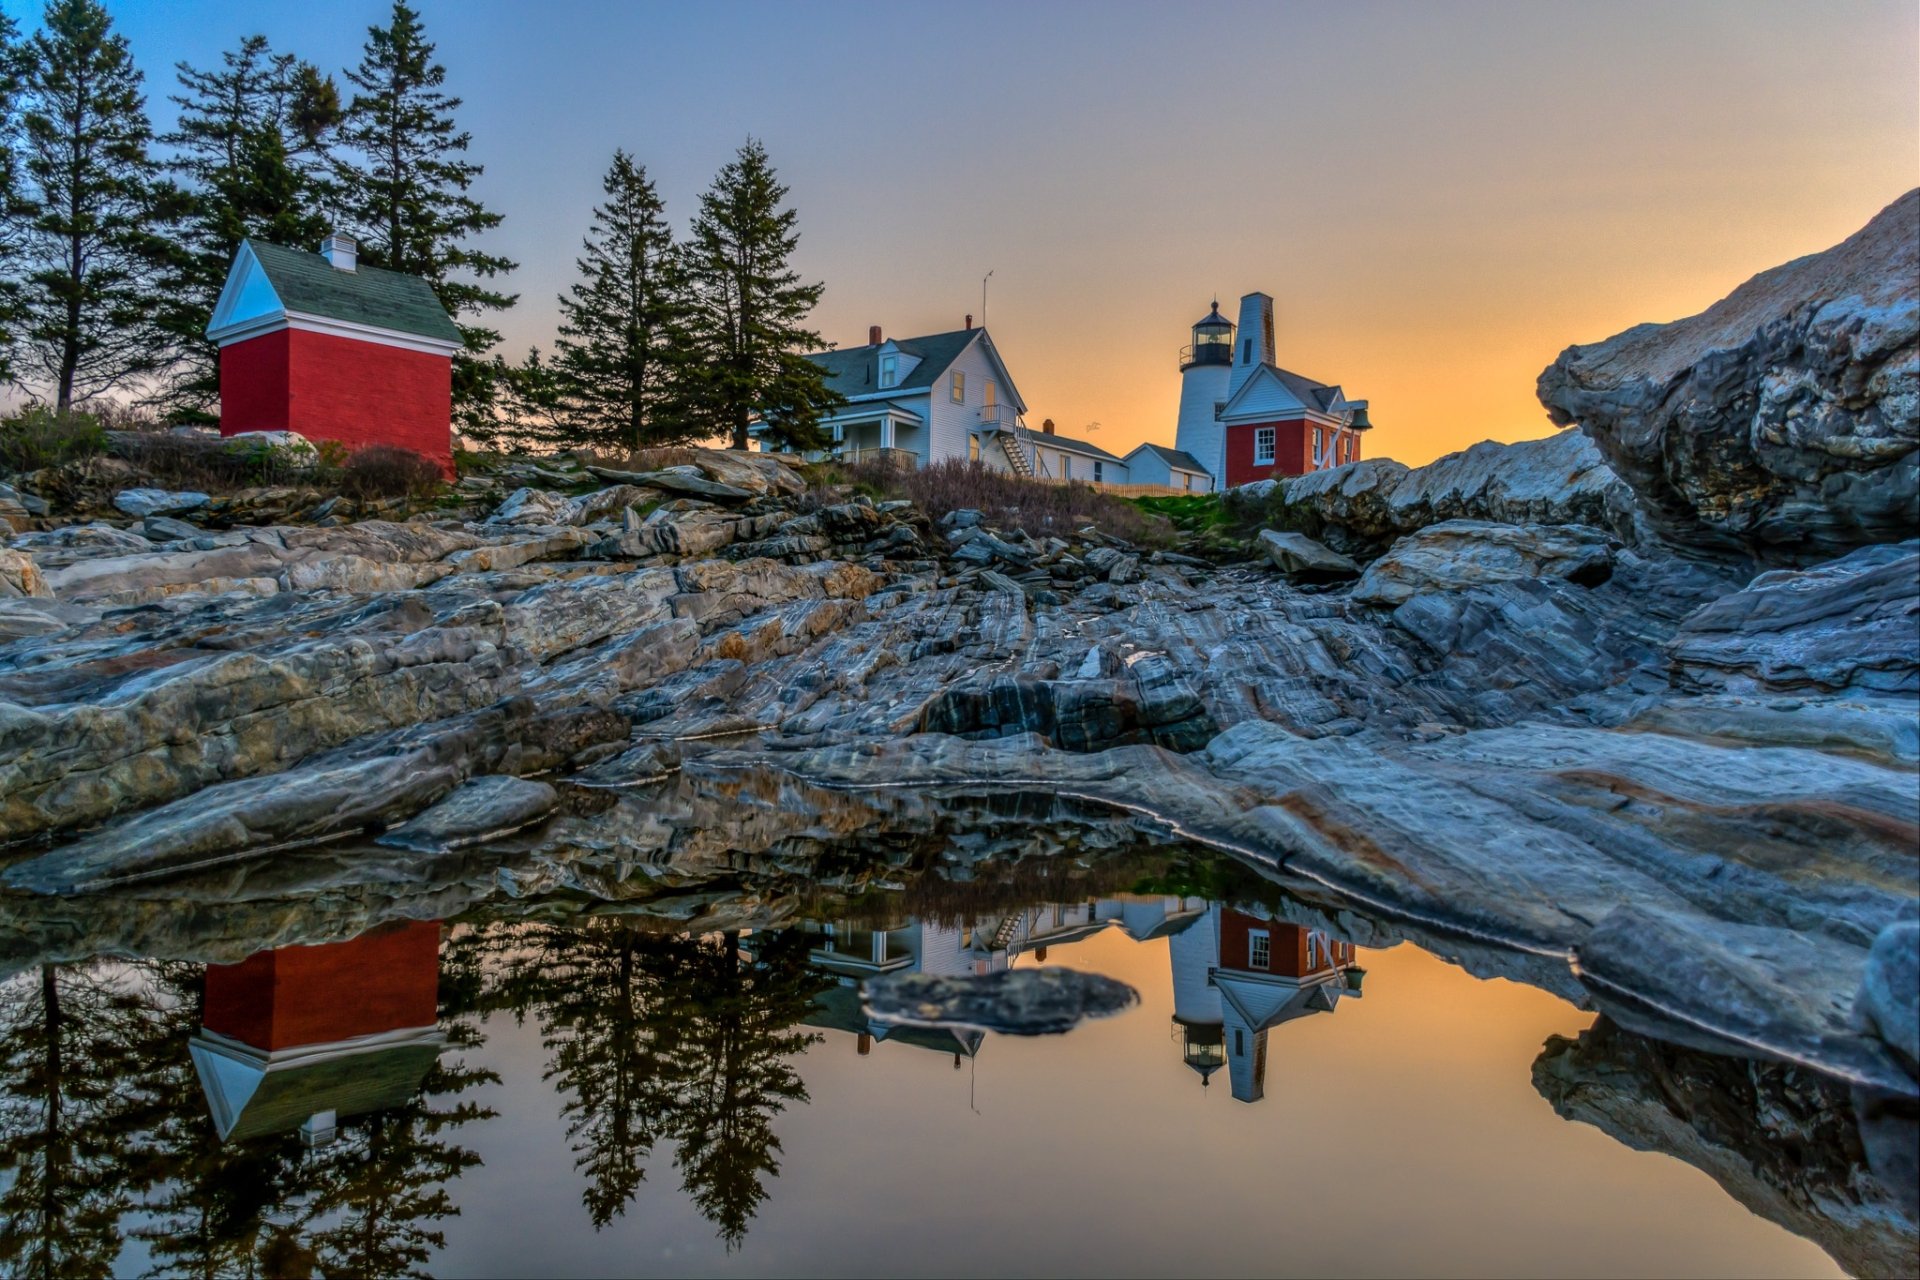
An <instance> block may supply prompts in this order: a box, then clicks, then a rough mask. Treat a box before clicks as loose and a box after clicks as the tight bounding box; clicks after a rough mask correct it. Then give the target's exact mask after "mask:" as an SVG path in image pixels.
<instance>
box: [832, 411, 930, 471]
mask: <svg viewBox="0 0 1920 1280" xmlns="http://www.w3.org/2000/svg"><path fill="white" fill-rule="evenodd" d="M827 425H828V426H829V427H830V428H831V429H832V432H833V452H834V453H835V454H836V455H838V456H839V457H840V458H841V459H842V460H844V461H847V462H874V461H877V462H883V463H885V464H887V465H890V466H896V467H901V468H903V469H908V470H911V469H912V468H915V467H918V466H919V465H920V460H921V456H922V455H923V454H924V453H925V450H926V445H925V438H926V423H925V422H924V421H923V420H922V419H921V417H920V415H919V414H917V413H913V412H911V411H909V410H906V409H901V408H899V407H897V406H893V405H888V406H883V407H881V408H878V409H875V408H871V407H863V408H862V409H861V410H858V411H851V410H850V411H847V412H844V413H841V414H836V415H835V416H834V417H832V418H830V419H828V420H827Z"/></svg>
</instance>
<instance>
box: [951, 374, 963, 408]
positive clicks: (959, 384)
mask: <svg viewBox="0 0 1920 1280" xmlns="http://www.w3.org/2000/svg"><path fill="white" fill-rule="evenodd" d="M952 394H953V402H954V403H955V404H965V403H966V402H967V375H966V374H964V373H962V372H960V371H959V370H958V369H955V370H954V371H953V393H952Z"/></svg>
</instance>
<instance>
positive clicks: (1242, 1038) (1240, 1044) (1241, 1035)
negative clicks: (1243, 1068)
mask: <svg viewBox="0 0 1920 1280" xmlns="http://www.w3.org/2000/svg"><path fill="white" fill-rule="evenodd" d="M1233 1056H1234V1057H1236V1058H1244V1057H1246V1056H1247V1033H1246V1032H1245V1031H1243V1030H1241V1029H1240V1028H1239V1027H1235V1028H1234V1029H1233Z"/></svg>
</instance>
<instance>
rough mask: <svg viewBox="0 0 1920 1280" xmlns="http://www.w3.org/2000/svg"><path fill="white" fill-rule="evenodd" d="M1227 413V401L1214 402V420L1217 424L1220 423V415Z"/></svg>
mask: <svg viewBox="0 0 1920 1280" xmlns="http://www.w3.org/2000/svg"><path fill="white" fill-rule="evenodd" d="M1226 411H1227V402H1226V401H1225V400H1215V401H1214V402H1213V420H1214V421H1215V422H1218V421H1220V415H1221V414H1223V413H1225V412H1226Z"/></svg>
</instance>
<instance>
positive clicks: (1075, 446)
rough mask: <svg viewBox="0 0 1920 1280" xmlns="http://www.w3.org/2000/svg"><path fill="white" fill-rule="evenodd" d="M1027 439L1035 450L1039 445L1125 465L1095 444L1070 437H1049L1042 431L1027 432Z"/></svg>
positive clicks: (1125, 461)
mask: <svg viewBox="0 0 1920 1280" xmlns="http://www.w3.org/2000/svg"><path fill="white" fill-rule="evenodd" d="M1027 438H1028V439H1029V440H1030V441H1032V443H1033V445H1034V447H1035V448H1038V447H1040V446H1041V445H1047V446H1050V447H1052V448H1055V449H1064V450H1065V451H1066V452H1068V453H1077V454H1081V455H1083V456H1085V457H1088V458H1098V459H1100V460H1101V461H1102V462H1117V463H1119V464H1120V465H1121V466H1125V465H1126V464H1127V460H1126V459H1125V458H1121V457H1116V456H1115V455H1113V454H1111V453H1108V452H1107V451H1106V450H1105V449H1102V448H1101V447H1100V446H1099V445H1097V444H1088V443H1087V442H1086V441H1085V440H1075V439H1074V438H1073V437H1072V436H1062V435H1049V434H1047V433H1046V432H1044V431H1032V430H1029V431H1028V432H1027Z"/></svg>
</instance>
